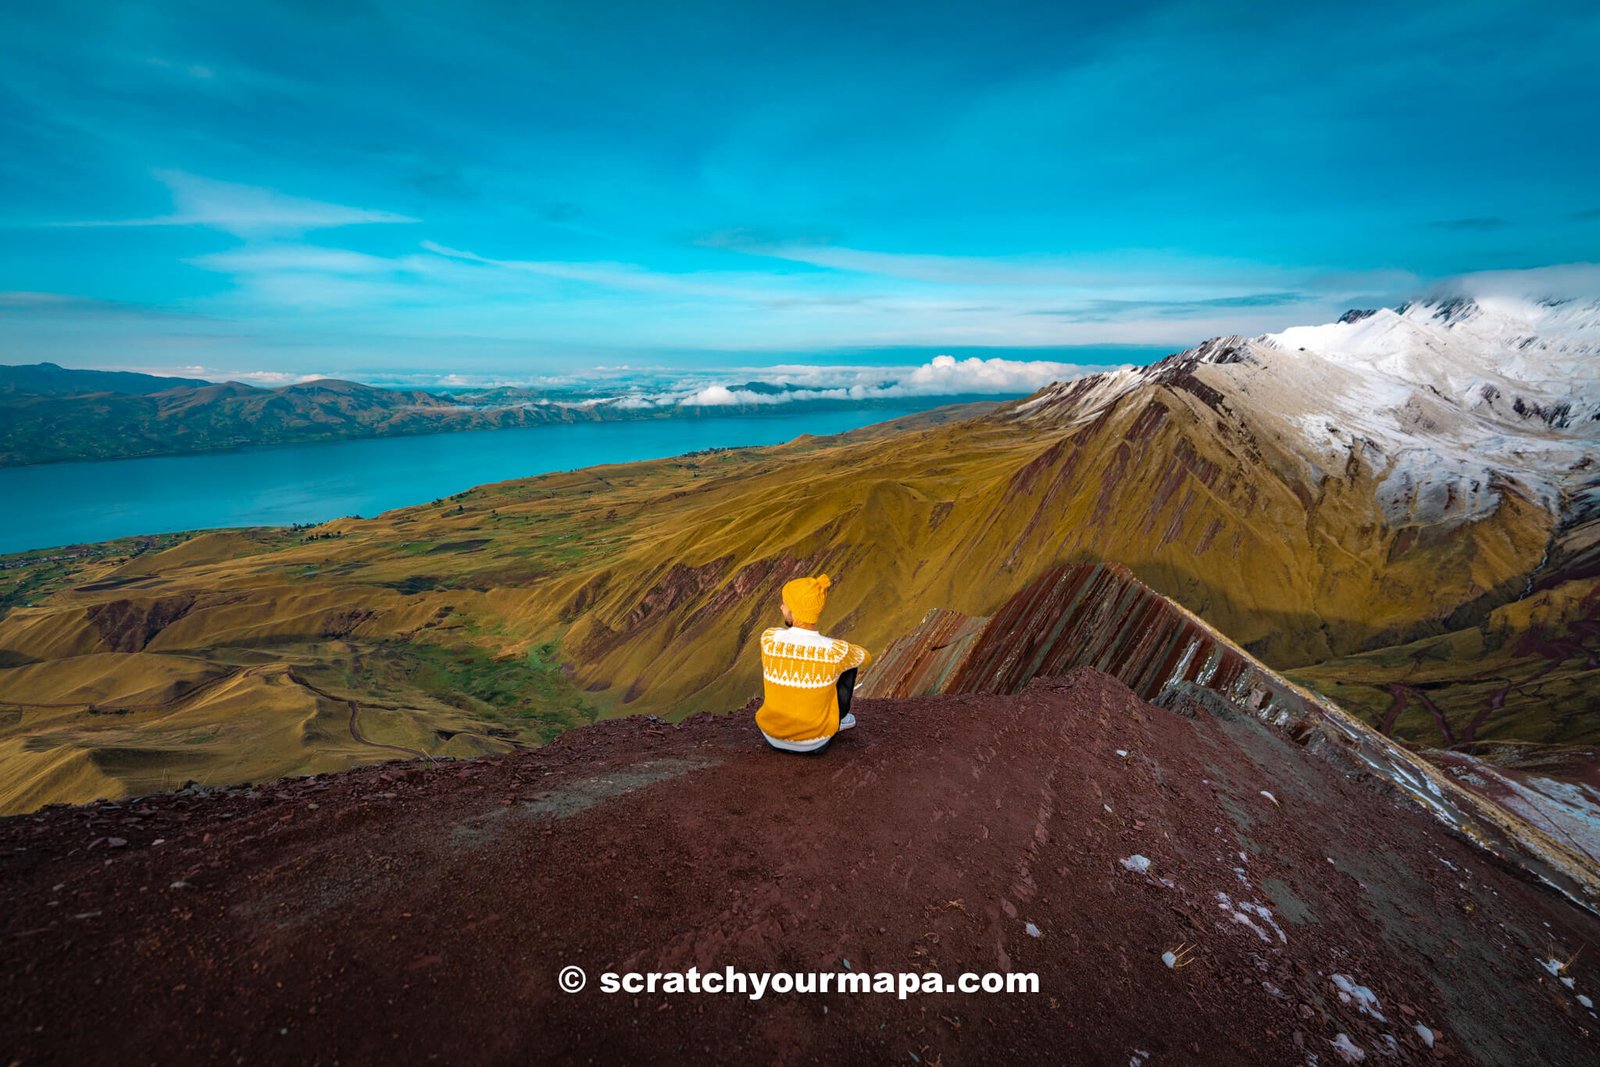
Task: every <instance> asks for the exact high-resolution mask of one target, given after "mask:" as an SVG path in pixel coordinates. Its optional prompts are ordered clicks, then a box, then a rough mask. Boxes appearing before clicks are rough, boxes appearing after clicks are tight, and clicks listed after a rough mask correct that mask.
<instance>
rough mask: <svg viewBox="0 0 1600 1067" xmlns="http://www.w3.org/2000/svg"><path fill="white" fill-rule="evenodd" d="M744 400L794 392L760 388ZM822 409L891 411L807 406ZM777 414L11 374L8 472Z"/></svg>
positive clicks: (5, 420)
mask: <svg viewBox="0 0 1600 1067" xmlns="http://www.w3.org/2000/svg"><path fill="white" fill-rule="evenodd" d="M734 388H735V389H737V390H740V391H741V392H749V393H755V394H775V393H782V392H784V391H785V390H784V389H783V388H782V387H779V386H773V385H771V384H769V383H760V382H753V383H747V384H745V385H741V386H735V387H734ZM790 403H795V404H809V405H810V406H812V407H839V406H844V405H845V404H846V403H847V404H848V406H851V407H874V406H883V404H884V403H885V401H879V400H865V401H860V400H855V401H848V402H844V401H830V400H813V399H796V400H793V401H790ZM772 410H773V408H772V406H771V405H767V404H739V403H723V404H717V405H715V406H709V407H702V406H696V405H694V404H692V403H678V402H665V403H661V402H655V401H643V402H641V401H638V400H637V399H636V398H633V397H630V396H627V395H623V396H590V395H588V394H586V393H577V392H571V393H568V392H559V391H547V390H534V389H522V388H512V387H498V388H493V389H479V390H470V391H456V392H450V393H442V392H430V391H424V390H417V389H385V388H379V387H377V386H370V385H362V384H360V383H357V382H348V381H341V380H338V379H332V378H325V379H319V380H316V381H308V382H299V383H297V384H294V385H285V386H279V387H275V388H261V387H257V386H251V385H244V384H242V383H240V382H222V383H216V382H209V381H203V380H200V379H196V378H167V377H161V376H158V375H153V374H137V373H132V372H127V371H97V370H73V369H68V368H65V367H59V366H57V365H56V364H54V363H36V364H31V365H25V366H0V467H14V466H23V465H26V464H31V463H53V462H59V461H65V460H91V459H121V458H126V457H131V456H154V455H169V454H178V453H191V452H213V451H220V450H224V449H232V448H247V447H251V446H257V445H271V444H287V443H295V442H311V441H332V440H340V439H345V438H356V437H386V436H394V435H406V434H428V433H448V432H453V431H460V430H498V429H507V428H512V427H520V426H542V425H547V424H552V423H573V422H604V421H621V420H635V419H664V418H674V417H683V416H691V417H692V416H696V415H703V414H716V415H736V414H748V413H752V412H771V411H772Z"/></svg>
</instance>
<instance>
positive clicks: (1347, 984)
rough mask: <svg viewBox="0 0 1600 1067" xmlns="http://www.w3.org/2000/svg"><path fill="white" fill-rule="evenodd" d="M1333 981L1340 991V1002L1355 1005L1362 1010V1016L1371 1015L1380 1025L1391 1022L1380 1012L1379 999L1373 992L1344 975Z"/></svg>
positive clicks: (1334, 978) (1335, 976)
mask: <svg viewBox="0 0 1600 1067" xmlns="http://www.w3.org/2000/svg"><path fill="white" fill-rule="evenodd" d="M1332 981H1333V984H1334V986H1335V987H1336V988H1337V989H1338V990H1339V1000H1340V1002H1342V1003H1345V1004H1354V1005H1355V1006H1356V1007H1357V1008H1359V1009H1361V1014H1363V1015H1370V1016H1372V1017H1373V1018H1374V1019H1376V1020H1378V1021H1379V1022H1380V1023H1386V1022H1388V1021H1389V1020H1388V1019H1385V1018H1384V1017H1383V1012H1381V1011H1379V1010H1378V997H1377V994H1375V993H1373V991H1372V990H1370V989H1368V988H1367V987H1366V986H1364V985H1357V984H1356V982H1355V980H1354V979H1352V978H1350V977H1348V976H1346V975H1342V974H1336V975H1334V976H1333V978H1332Z"/></svg>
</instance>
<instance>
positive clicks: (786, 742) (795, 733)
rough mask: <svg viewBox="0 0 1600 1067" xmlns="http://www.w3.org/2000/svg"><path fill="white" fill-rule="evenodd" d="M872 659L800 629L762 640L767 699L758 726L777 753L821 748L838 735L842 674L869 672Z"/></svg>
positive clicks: (773, 633) (770, 633)
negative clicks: (856, 670) (862, 669)
mask: <svg viewBox="0 0 1600 1067" xmlns="http://www.w3.org/2000/svg"><path fill="white" fill-rule="evenodd" d="M871 661H872V654H871V653H870V652H868V651H867V650H866V649H864V648H862V647H861V646H860V645H852V644H851V643H850V642H849V641H840V640H836V639H835V638H832V637H825V636H824V635H822V634H819V633H818V632H817V631H815V630H807V629H805V628H803V627H800V626H789V627H778V628H774V629H771V630H768V631H767V632H766V633H764V634H762V635H761V679H762V682H763V689H764V690H765V696H764V698H763V699H762V701H761V709H760V710H759V711H757V712H756V726H758V727H760V729H761V732H762V733H763V734H765V735H766V736H767V740H768V741H771V742H773V743H774V744H776V745H777V746H778V747H779V748H792V749H797V750H799V751H809V750H810V749H814V748H821V747H822V746H823V745H824V744H826V743H827V741H828V739H829V738H831V737H833V735H834V734H836V733H838V732H839V691H838V689H837V688H836V687H837V685H838V684H839V675H841V674H843V673H844V672H845V671H847V670H850V669H851V668H852V667H865V666H866V665H867V664H868V663H870V662H871Z"/></svg>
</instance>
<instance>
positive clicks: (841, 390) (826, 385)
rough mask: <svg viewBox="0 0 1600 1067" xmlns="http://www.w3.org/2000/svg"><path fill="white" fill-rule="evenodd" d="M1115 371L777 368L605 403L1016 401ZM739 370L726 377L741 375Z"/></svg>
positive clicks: (1022, 365)
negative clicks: (971, 398) (989, 398)
mask: <svg viewBox="0 0 1600 1067" xmlns="http://www.w3.org/2000/svg"><path fill="white" fill-rule="evenodd" d="M1109 369H1111V368H1109V367H1096V366H1083V365H1081V364H1076V363H1057V362H1053V361H1050V360H1017V359H1000V358H995V359H980V358H978V357H976V356H973V357H969V358H967V359H956V358H955V357H954V356H935V357H934V358H933V359H932V360H930V361H929V362H927V363H923V364H921V365H919V366H912V367H804V366H789V367H771V368H765V369H763V370H759V371H751V372H747V373H748V374H749V379H748V380H746V381H743V382H733V381H726V380H725V381H713V382H705V383H703V384H696V383H692V382H679V383H676V385H674V386H669V387H666V388H661V389H654V390H643V389H641V390H636V391H630V392H628V393H626V394H623V395H621V396H617V397H615V398H612V399H611V400H609V401H607V403H609V404H611V405H614V406H616V407H618V408H622V409H633V410H638V409H645V408H664V407H741V406H752V405H774V404H793V403H797V402H802V401H827V400H831V401H853V400H854V401H859V400H891V399H895V398H898V397H911V396H974V395H976V396H1011V395H1021V394H1025V393H1031V392H1033V391H1034V390H1036V389H1040V388H1042V387H1044V386H1046V385H1049V384H1050V383H1051V382H1055V381H1061V380H1063V379H1067V378H1077V377H1081V376H1082V375H1084V374H1092V373H1095V372H1097V371H1102V370H1109ZM738 373H739V372H734V373H733V374H730V375H729V376H728V377H730V378H731V377H735V376H737V375H738Z"/></svg>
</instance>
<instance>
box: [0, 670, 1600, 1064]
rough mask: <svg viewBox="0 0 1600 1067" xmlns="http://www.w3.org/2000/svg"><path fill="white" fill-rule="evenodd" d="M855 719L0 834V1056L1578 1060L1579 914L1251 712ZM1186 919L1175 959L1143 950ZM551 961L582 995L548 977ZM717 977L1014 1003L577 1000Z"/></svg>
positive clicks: (1013, 712) (157, 804)
mask: <svg viewBox="0 0 1600 1067" xmlns="http://www.w3.org/2000/svg"><path fill="white" fill-rule="evenodd" d="M857 712H858V717H859V719H860V723H861V725H860V727H859V728H857V729H856V730H854V731H852V732H851V733H849V734H846V735H844V736H843V737H842V738H841V739H840V740H839V742H837V743H836V744H835V745H834V746H833V748H832V749H831V750H830V751H828V752H825V753H824V754H822V755H820V756H815V757H802V756H791V755H784V754H780V753H776V752H772V751H770V750H767V749H766V748H764V747H763V746H762V745H761V744H760V743H759V739H758V737H757V735H756V734H755V732H754V728H753V726H752V724H751V723H750V721H749V717H748V716H747V715H735V716H729V717H722V718H713V717H709V716H702V717H698V718H696V719H693V720H691V721H689V722H687V723H685V724H682V725H679V726H670V725H667V724H664V723H660V722H656V721H652V720H644V719H633V720H625V721H618V722H609V723H603V724H600V725H598V726H594V727H589V728H585V729H580V730H575V731H572V732H570V733H568V734H566V735H564V736H563V737H562V738H560V739H559V740H557V741H556V742H554V743H553V744H551V745H549V746H547V747H546V748H544V749H541V750H539V751H537V752H532V753H518V754H514V755H510V756H504V757H494V758H488V759H482V760H475V761H464V762H445V763H440V764H439V765H437V766H424V765H420V764H388V765H384V766H379V767H369V768H363V769H360V770H357V771H352V772H349V773H346V774H341V775H331V776H324V777H321V778H317V779H306V780H300V781H293V782H281V783H271V784H268V785H265V786H262V787H259V788H257V789H254V790H243V789H241V790H231V791H227V792H223V793H219V794H214V795H207V796H173V797H157V798H146V799H144V800H139V801H129V802H126V803H123V804H99V805H94V806H91V807H87V808H81V809H79V808H52V809H48V810H46V811H45V812H42V813H40V814H38V815H36V816H20V817H15V818H12V819H8V820H3V821H0V899H4V900H5V901H6V902H7V904H8V909H7V910H6V912H4V913H0V1048H3V1049H5V1050H6V1051H7V1052H8V1053H9V1055H8V1057H7V1059H8V1060H9V1059H10V1058H15V1059H16V1060H18V1061H20V1062H21V1063H24V1064H30V1063H40V1062H53V1063H74V1064H79V1063H88V1064H92V1063H109V1062H117V1063H138V1062H175V1061H185V1060H194V1061H199V1062H224V1061H226V1062H234V1061H245V1060H249V1061H256V1062H262V1061H266V1062H299V1063H334V1062H342V1063H398V1064H409V1063H427V1062H445V1063H518V1064H525V1063H529V1062H556V1063H568V1062H573V1063H577V1062H594V1063H602V1064H604V1063H619V1062H683V1061H685V1060H689V1059H695V1060H698V1061H703V1062H740V1063H745V1062H778V1063H814V1062H815V1063H833V1062H890V1063H894V1062H898V1063H904V1064H914V1063H919V1062H920V1063H922V1064H933V1063H940V1064H945V1065H953V1064H958V1063H993V1062H1015V1063H1063V1062H1081V1063H1108V1064H1117V1065H1118V1067H1121V1065H1122V1064H1127V1063H1129V1062H1131V1061H1138V1062H1146V1063H1149V1064H1161V1063H1182V1064H1196V1063H1199V1064H1205V1063H1217V1064H1224V1063H1225V1064H1239V1063H1285V1064H1290V1063H1293V1064H1299V1063H1307V1062H1310V1061H1311V1057H1312V1056H1316V1057H1317V1058H1318V1061H1319V1062H1321V1063H1323V1064H1335V1063H1339V1062H1341V1061H1340V1059H1339V1056H1338V1053H1337V1052H1336V1051H1335V1049H1334V1045H1333V1042H1334V1041H1335V1040H1337V1037H1338V1035H1340V1034H1344V1035H1346V1039H1347V1040H1348V1041H1349V1042H1351V1043H1353V1044H1354V1045H1356V1046H1359V1047H1360V1048H1361V1049H1363V1050H1364V1052H1365V1054H1366V1056H1367V1063H1368V1064H1371V1063H1374V1062H1376V1063H1385V1062H1397V1063H1423V1062H1427V1063H1433V1062H1436V1061H1439V1062H1449V1063H1470V1062H1483V1063H1512V1062H1524V1063H1532V1062H1538V1063H1547V1064H1588V1063H1592V1062H1595V1059H1596V1057H1597V1056H1600V1043H1597V1039H1596V1036H1595V1034H1596V1032H1597V1030H1600V1020H1597V1019H1596V1018H1595V1017H1594V1015H1593V1014H1591V1013H1590V1012H1589V1011H1588V1010H1587V1009H1585V1008H1584V1007H1583V1006H1582V1004H1581V1003H1580V1002H1579V1001H1578V999H1577V996H1578V995H1579V994H1582V995H1586V996H1589V997H1591V998H1595V997H1597V996H1600V966H1597V963H1596V960H1595V953H1594V951H1593V949H1592V947H1591V948H1590V949H1589V950H1586V951H1584V952H1583V953H1582V954H1581V955H1579V956H1578V958H1577V960H1576V961H1575V962H1574V963H1572V964H1571V966H1570V968H1569V970H1568V972H1567V977H1570V978H1571V979H1572V980H1573V986H1572V987H1571V988H1567V987H1566V986H1564V985H1563V984H1562V983H1560V982H1559V981H1558V980H1557V978H1556V976H1553V975H1551V974H1550V973H1548V972H1547V971H1546V970H1545V969H1544V968H1543V967H1542V966H1541V963H1540V961H1542V960H1548V959H1551V958H1555V959H1557V960H1566V959H1567V958H1568V957H1570V956H1572V955H1573V954H1574V953H1575V952H1577V951H1578V949H1579V948H1580V946H1583V945H1589V946H1594V945H1596V944H1600V920H1597V919H1596V918H1595V917H1594V916H1592V915H1590V914H1588V913H1586V912H1581V911H1579V910H1577V909H1576V908H1574V907H1573V906H1571V905H1569V904H1568V903H1566V902H1565V901H1564V900H1562V899H1560V898H1558V897H1557V896H1555V895H1554V894H1552V893H1549V892H1547V891H1545V890H1544V889H1542V888H1540V887H1539V886H1536V885H1533V884H1531V883H1529V882H1528V881H1526V880H1524V878H1523V877H1522V876H1521V875H1520V874H1519V873H1518V872H1517V871H1515V870H1512V869H1510V868H1508V867H1506V866H1505V865H1503V864H1500V863H1497V862H1495V861H1493V860H1492V859H1490V858H1489V857H1488V856H1486V855H1485V854H1484V853H1482V852H1480V851H1478V850H1476V849H1475V848H1473V847H1472V846H1471V845H1469V844H1468V843H1467V842H1465V841H1464V840H1462V839H1460V838H1459V837H1456V836H1455V835H1453V834H1452V833H1451V832H1450V831H1448V830H1447V829H1446V828H1445V827H1444V826H1443V825H1442V824H1440V823H1438V822H1435V821H1432V820H1430V819H1428V818H1427V817H1426V816H1424V815H1422V814H1420V813H1419V812H1418V811H1417V810H1416V809H1414V808H1413V807H1411V806H1410V805H1409V804H1405V803H1402V802H1400V801H1399V800H1397V799H1396V798H1395V797H1394V796H1393V795H1391V794H1390V793H1388V792H1386V791H1384V790H1383V789H1380V788H1378V787H1377V786H1376V784H1375V782H1374V781H1371V780H1369V781H1365V782H1364V781H1362V780H1360V779H1359V778H1358V777H1356V776H1352V775H1351V774H1350V773H1348V772H1347V771H1346V770H1344V769H1341V768H1340V767H1337V766H1335V765H1334V764H1331V763H1328V762H1325V761H1324V760H1322V759H1320V758H1318V757H1317V756H1315V755H1312V754H1310V753H1308V752H1307V751H1306V750H1304V749H1302V748H1299V747H1298V746H1296V745H1295V744H1293V743H1292V742H1290V741H1288V740H1286V739H1285V738H1284V737H1282V736H1281V735H1278V734H1276V733H1275V732H1273V731H1272V730H1270V729H1269V728H1267V727H1264V726H1262V725H1261V724H1259V723H1258V722H1255V721H1254V720H1250V719H1230V720H1225V719H1219V718H1207V717H1204V716H1202V717H1200V718H1197V719H1186V718H1182V717H1180V716H1177V715H1175V714H1173V713H1171V712H1168V711H1165V710H1162V709H1158V708H1154V707H1151V706H1150V705H1148V704H1145V703H1143V702H1141V701H1139V700H1137V699H1136V698H1134V697H1133V696H1132V694H1130V693H1129V692H1128V691H1127V690H1126V689H1125V688H1124V687H1123V686H1122V685H1121V684H1120V683H1118V682H1116V681H1114V680H1112V679H1110V678H1107V677H1106V676H1104V675H1100V674H1097V673H1095V672H1093V671H1087V670H1079V671H1076V672H1074V673H1073V674H1072V675H1071V676H1069V677H1067V678H1065V679H1041V680H1038V681H1036V682H1034V683H1033V684H1032V685H1030V686H1029V687H1028V688H1027V689H1025V690H1024V691H1023V692H1021V693H1020V694H1018V695H1016V696H1011V697H995V696H987V695H970V696H969V695H962V696H947V697H932V698H917V699H908V700H865V701H862V702H860V704H859V705H858V708H857ZM1264 791H1265V792H1264ZM1266 793H1270V794H1271V796H1270V797H1269V796H1267V795H1266ZM110 838H116V839H118V840H124V841H125V842H126V844H125V845H124V846H119V847H116V848H113V847H111V844H112V843H111V841H110V840H108V839H110ZM158 840H160V841H162V842H163V843H161V844H157V843H156V842H157V841H158ZM1136 855H1137V856H1143V857H1146V858H1148V860H1149V861H1150V866H1149V869H1148V871H1145V872H1141V871H1140V870H1137V869H1135V868H1137V867H1139V866H1140V864H1139V863H1138V861H1135V860H1133V857H1134V856H1136ZM1125 860H1126V861H1129V862H1128V863H1126V864H1125V863H1124V861H1125ZM1035 935H1037V936H1035ZM1184 943H1187V944H1189V945H1193V946H1195V962H1194V963H1193V964H1191V965H1190V966H1187V967H1183V968H1180V969H1172V968H1169V967H1168V966H1166V965H1165V964H1164V963H1163V961H1162V957H1161V954H1162V952H1163V951H1165V950H1169V949H1175V948H1176V947H1177V946H1179V945H1180V944H1184ZM847 961H848V962H847ZM567 965H577V966H581V967H583V968H584V969H585V970H586V971H587V972H588V978H589V983H588V986H587V988H585V989H584V990H583V991H582V992H580V993H576V994H568V993H564V992H562V991H561V990H560V989H559V988H558V986H557V974H558V972H559V971H560V970H561V968H563V967H565V966H567ZM728 966H732V967H736V968H740V969H745V970H752V971H779V970H781V971H830V972H835V973H837V972H840V971H842V970H844V969H846V968H848V969H849V970H852V971H868V972H875V971H892V972H901V971H915V972H924V971H936V972H939V973H942V974H945V975H947V976H951V977H953V976H955V975H958V974H960V973H962V972H968V971H971V972H980V973H981V972H986V971H997V972H1008V971H1009V972H1034V973H1037V974H1038V976H1039V981H1040V991H1039V992H1038V993H1035V994H1024V993H1010V994H987V995H986V994H982V993H971V994H961V993H946V994H932V995H926V996H912V997H910V998H908V999H906V1000H899V999H897V998H896V996H895V995H894V994H884V993H868V994H839V993H828V994H816V995H801V994H787V995H783V994H775V993H769V994H767V996H766V997H765V998H763V999H762V1000H760V1001H751V1000H749V999H747V998H745V997H741V996H737V995H709V994H706V995H693V994H665V993H660V992H657V993H654V994H649V993H641V994H638V995H625V994H615V995H609V994H606V993H603V992H601V991H600V989H599V981H600V975H601V973H602V972H606V971H651V970H657V971H672V970H686V969H688V968H690V967H696V968H698V969H699V970H700V971H701V972H706V971H719V972H720V971H721V970H722V969H723V968H725V967H728ZM1335 975H1337V976H1339V978H1338V979H1336V978H1335V977H1334V976H1335ZM1340 982H1344V983H1345V985H1346V987H1347V989H1350V988H1355V987H1366V988H1367V989H1369V990H1370V992H1371V994H1372V996H1373V997H1375V998H1376V1000H1375V1002H1372V1003H1369V1004H1368V1005H1367V1007H1368V1009H1369V1010H1368V1011H1363V1010H1361V1004H1360V1000H1361V998H1360V996H1359V995H1357V996H1353V997H1352V996H1351V994H1350V993H1349V992H1345V994H1344V997H1341V988H1340V985H1339V983H1340ZM1346 998H1348V999H1346ZM1380 1016H1381V1019H1380V1018H1379V1017H1380ZM1419 1025H1421V1026H1424V1027H1426V1028H1427V1029H1428V1032H1429V1035H1430V1036H1433V1037H1434V1045H1433V1047H1432V1048H1431V1049H1430V1048H1429V1047H1427V1044H1426V1041H1425V1040H1424V1039H1423V1037H1422V1034H1421V1031H1419V1030H1418V1029H1417V1027H1418V1026H1419ZM1390 1051H1392V1052H1393V1053H1394V1055H1393V1056H1389V1055H1386V1054H1385V1053H1386V1052H1390ZM1141 1057H1142V1058H1141Z"/></svg>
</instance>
